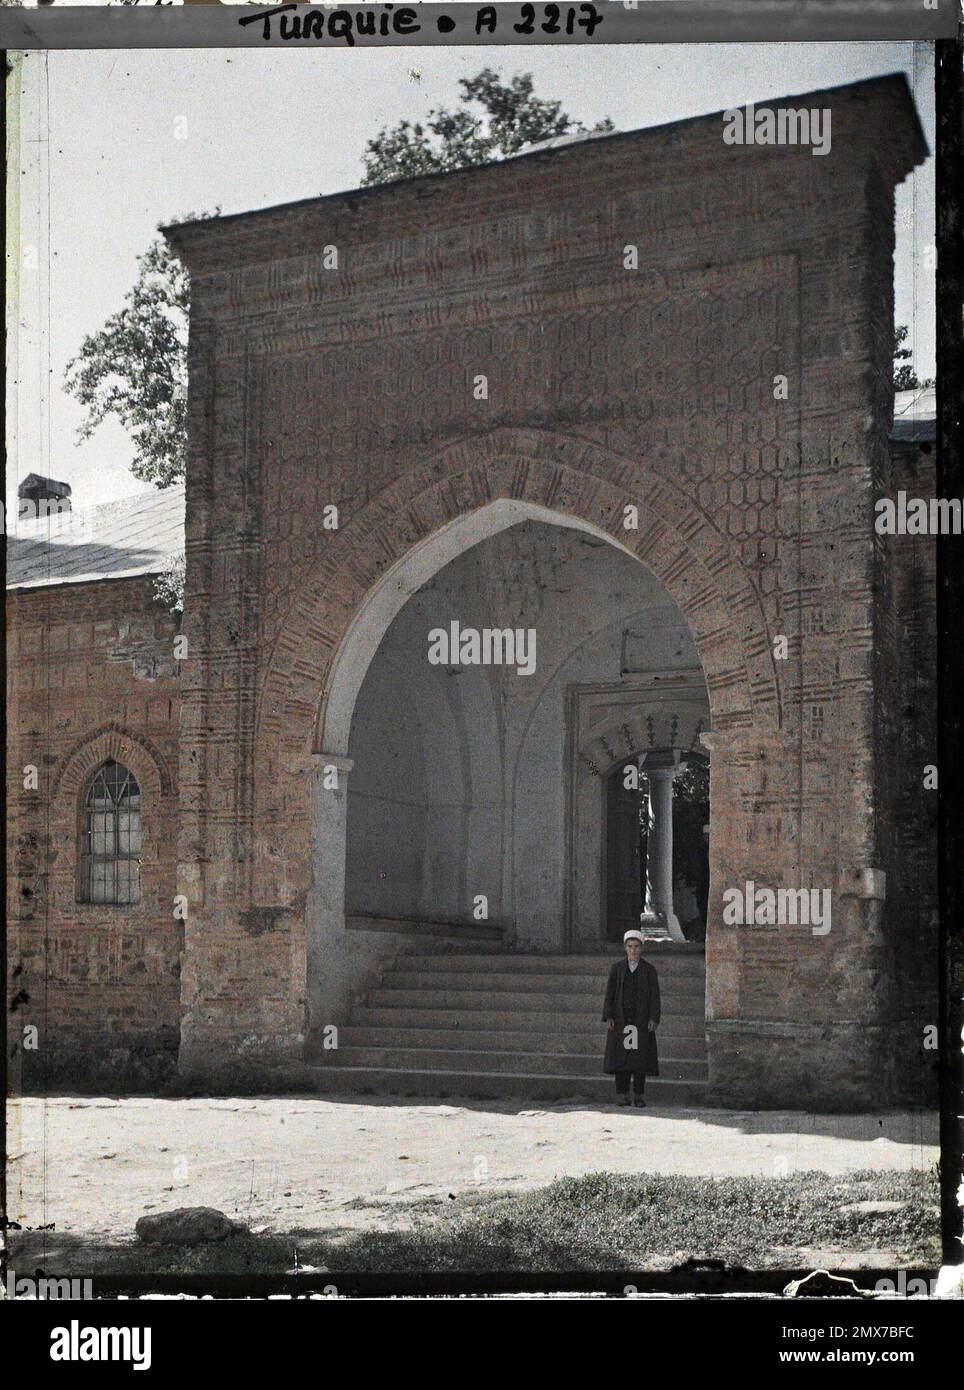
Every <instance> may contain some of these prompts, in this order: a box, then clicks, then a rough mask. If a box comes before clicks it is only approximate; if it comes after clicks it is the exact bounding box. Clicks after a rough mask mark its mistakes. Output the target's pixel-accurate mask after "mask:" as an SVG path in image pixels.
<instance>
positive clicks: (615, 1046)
mask: <svg viewBox="0 0 964 1390" xmlns="http://www.w3.org/2000/svg"><path fill="white" fill-rule="evenodd" d="M636 973H637V975H638V976H639V982H638V985H637V988H636V1017H635V1018H625V1017H624V1016H623V981H624V980H625V978H626V976H627V975H628V974H629V962H628V961H625V960H617V961H616V962H615V963H614V964H613V966H612V967H611V969H610V971H609V980H608V982H607V984H606V1002H605V1004H603V1022H604V1023H606V1022H607V1021H608V1020H609V1019H611V1018H614V1019H615V1020H616V1026H615V1028H611V1029H610V1030H609V1031H608V1032H607V1034H606V1058H605V1061H604V1062H603V1071H605V1072H614V1071H644V1072H645V1073H646V1075H647V1076H659V1054H658V1053H657V1051H656V1034H655V1033H651V1032H650V1031H649V1021H650V1019H652V1021H653V1022H654V1023H659V1018H660V1011H659V978H658V976H657V974H656V971H655V970H654V969H653V967H652V966H651V965H650V963H649V961H648V960H641V961H640V962H639V969H638V970H637V972H636ZM630 1024H635V1026H636V1030H637V1043H638V1047H637V1050H636V1051H635V1052H633V1051H632V1050H630V1051H627V1050H626V1047H625V1046H624V1042H625V1034H624V1033H623V1029H624V1028H626V1027H628V1026H629V1025H630ZM641 1058H642V1059H645V1060H644V1065H642V1066H641V1065H640V1059H641Z"/></svg>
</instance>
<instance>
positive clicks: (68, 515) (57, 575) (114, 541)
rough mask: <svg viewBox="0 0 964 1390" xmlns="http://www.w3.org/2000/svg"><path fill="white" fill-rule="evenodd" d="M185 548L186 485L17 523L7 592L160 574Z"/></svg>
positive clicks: (10, 542)
mask: <svg viewBox="0 0 964 1390" xmlns="http://www.w3.org/2000/svg"><path fill="white" fill-rule="evenodd" d="M183 549H184V485H183V483H182V484H179V485H177V486H175V487H169V488H163V489H160V490H158V491H156V492H142V493H138V494H137V496H135V497H125V498H123V499H122V500H121V501H118V502H105V503H104V504H103V505H101V506H99V507H87V508H85V509H84V510H78V511H69V512H62V513H60V514H59V515H52V516H49V517H39V518H37V519H36V520H33V521H18V522H17V524H16V527H15V528H13V529H12V530H11V534H10V535H8V537H7V588H8V589H31V588H39V587H41V586H42V585H47V584H89V583H91V581H93V580H96V579H131V578H133V577H134V576H135V575H139V574H159V573H160V571H161V570H163V569H164V568H165V567H166V565H167V563H168V561H169V560H170V558H171V557H172V556H173V555H176V554H177V553H178V552H179V551H182V550H183Z"/></svg>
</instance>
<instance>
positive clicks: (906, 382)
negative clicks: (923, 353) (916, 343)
mask: <svg viewBox="0 0 964 1390" xmlns="http://www.w3.org/2000/svg"><path fill="white" fill-rule="evenodd" d="M907 335H908V328H907V325H906V323H902V324H901V325H900V326H899V327H898V328H895V329H894V390H895V391H917V390H926V389H927V387H929V386H933V385H934V378H933V377H932V376H929V377H927V378H926V379H925V380H924V381H921V380H920V379H919V378H918V375H917V373H916V371H915V370H914V364H913V361H912V360H911V359H912V358H913V356H914V354H913V352H912V351H911V349H910V348H908V347H904V344H905V343H906V341H907Z"/></svg>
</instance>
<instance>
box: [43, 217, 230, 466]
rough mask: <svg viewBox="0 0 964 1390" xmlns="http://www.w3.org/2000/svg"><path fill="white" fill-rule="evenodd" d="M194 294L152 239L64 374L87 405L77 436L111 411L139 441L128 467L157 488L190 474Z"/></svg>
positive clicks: (162, 245) (163, 245)
mask: <svg viewBox="0 0 964 1390" xmlns="http://www.w3.org/2000/svg"><path fill="white" fill-rule="evenodd" d="M218 211H220V209H216V210H215V211H214V212H211V213H190V214H188V215H187V216H186V217H184V218H183V219H182V220H183V221H193V220H196V219H197V218H199V217H216V216H217V213H218ZM189 295H190V286H189V283H188V274H187V271H186V270H185V268H184V266H183V265H182V264H181V262H180V260H179V259H178V257H177V255H176V254H175V253H174V251H173V250H172V249H171V247H170V246H169V245H168V243H167V242H166V241H165V240H164V238H163V237H157V238H155V240H154V241H152V242H151V244H150V246H149V247H148V248H147V250H146V251H145V252H144V254H143V256H141V257H139V259H138V262H137V278H136V280H135V281H134V284H133V286H132V288H131V289H130V290H129V291H128V292H127V294H126V296H125V298H124V305H123V308H121V309H119V310H118V311H117V313H116V314H112V315H111V316H110V318H109V319H108V320H107V322H106V323H105V324H104V325H103V327H102V328H100V329H98V331H97V332H96V333H91V334H88V336H87V337H86V338H84V341H83V342H82V343H81V346H80V351H79V352H78V354H77V356H76V357H74V358H72V359H71V360H70V361H69V362H68V363H67V368H66V371H65V374H64V388H65V390H67V391H68V392H70V394H71V395H73V396H75V397H76V398H77V400H78V401H79V402H80V404H81V405H82V406H84V407H85V408H86V418H85V420H84V422H83V424H82V425H81V427H80V429H79V431H78V437H79V438H80V439H89V438H90V437H91V435H92V434H93V433H94V431H95V430H96V429H97V427H98V425H101V424H103V422H104V421H105V420H106V419H108V417H110V416H114V417H115V418H116V419H117V420H118V422H119V423H120V424H121V425H122V426H123V428H124V429H125V430H126V431H127V433H128V434H129V435H130V437H131V440H132V441H133V444H134V458H133V461H132V463H131V472H132V473H133V474H134V476H135V478H139V479H141V481H142V482H148V483H155V484H156V485H157V486H158V487H170V485H171V484H172V483H176V482H177V481H178V480H179V479H181V478H183V477H184V472H185V452H186V442H187V323H188V305H189Z"/></svg>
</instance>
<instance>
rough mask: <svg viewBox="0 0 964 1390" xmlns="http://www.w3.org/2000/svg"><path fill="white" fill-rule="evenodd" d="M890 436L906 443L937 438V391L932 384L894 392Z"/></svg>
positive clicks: (918, 442)
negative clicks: (912, 389) (892, 421)
mask: <svg viewBox="0 0 964 1390" xmlns="http://www.w3.org/2000/svg"><path fill="white" fill-rule="evenodd" d="M890 437H891V439H899V440H901V441H902V442H904V443H908V444H922V443H925V442H927V441H930V440H934V439H936V438H937V393H936V392H935V390H934V388H933V386H926V387H923V388H918V389H917V390H915V391H898V392H897V393H896V395H895V396H894V423H893V425H892V427H891V431H890Z"/></svg>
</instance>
